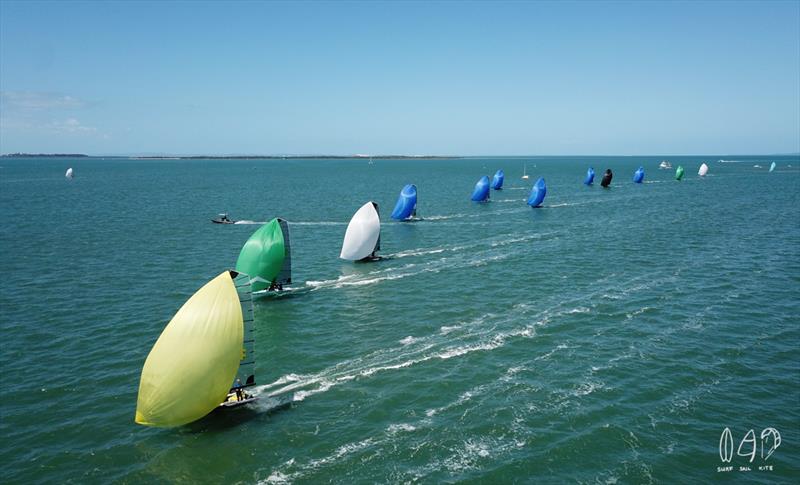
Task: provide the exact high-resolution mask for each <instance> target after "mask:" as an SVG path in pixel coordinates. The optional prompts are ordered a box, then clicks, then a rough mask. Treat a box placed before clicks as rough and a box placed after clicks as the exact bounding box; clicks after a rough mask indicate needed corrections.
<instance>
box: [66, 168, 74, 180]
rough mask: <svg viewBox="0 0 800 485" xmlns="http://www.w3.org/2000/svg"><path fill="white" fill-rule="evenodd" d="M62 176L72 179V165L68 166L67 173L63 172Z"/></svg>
mask: <svg viewBox="0 0 800 485" xmlns="http://www.w3.org/2000/svg"><path fill="white" fill-rule="evenodd" d="M64 177H66V178H68V179H70V180H72V177H73V175H72V167H69V168H68V169H67V173H65V174H64Z"/></svg>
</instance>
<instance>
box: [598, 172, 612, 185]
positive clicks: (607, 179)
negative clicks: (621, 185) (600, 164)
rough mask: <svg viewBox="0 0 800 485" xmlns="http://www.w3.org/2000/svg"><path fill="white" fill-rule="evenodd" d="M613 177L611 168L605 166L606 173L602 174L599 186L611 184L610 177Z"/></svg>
mask: <svg viewBox="0 0 800 485" xmlns="http://www.w3.org/2000/svg"><path fill="white" fill-rule="evenodd" d="M613 178H614V174H613V173H611V169H610V168H607V169H606V173H605V174H603V180H601V181H600V186H601V187H606V188H608V186H609V185H611V179H613Z"/></svg>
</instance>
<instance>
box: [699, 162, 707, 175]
mask: <svg viewBox="0 0 800 485" xmlns="http://www.w3.org/2000/svg"><path fill="white" fill-rule="evenodd" d="M707 173H708V165H706V164H705V163H704V164H702V165H700V170H698V171H697V175H699V176H701V177H705V176H706V174H707Z"/></svg>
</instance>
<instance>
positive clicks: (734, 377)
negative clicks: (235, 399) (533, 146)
mask: <svg viewBox="0 0 800 485" xmlns="http://www.w3.org/2000/svg"><path fill="white" fill-rule="evenodd" d="M720 158H726V161H727V162H728V163H721V162H719V161H718V160H719V159H720ZM660 160H661V157H618V158H604V157H585V158H541V157H540V158H528V159H521V158H469V159H460V160H375V161H374V163H372V164H369V163H368V161H367V160H361V159H358V160H315V159H309V160H227V161H224V160H194V161H181V160H159V161H142V160H128V159H110V160H101V159H77V160H75V159H73V160H61V159H27V160H18V159H1V160H0V207H2V212H3V214H4V216H5V220H4V223H3V224H2V225H0V250H1V252H2V255H3V258H2V265H1V266H0V267H2V274H3V278H2V283H0V285H2V286H0V290H1V291H0V297H1V298H2V300H0V304H1V310H0V329H1V330H2V354H1V357H0V370H1V371H2V374H1V375H2V383H3V385H2V387H0V436H2V445H1V446H0V470H1V471H2V481H3V482H4V483H65V482H71V483H109V482H119V483H173V482H174V483H195V482H200V483H286V482H288V483H324V482H335V483H373V482H390V483H397V482H417V481H418V482H421V483H438V482H456V481H472V482H481V483H508V482H516V483H540V482H544V483H562V482H575V483H705V482H709V481H730V480H735V481H742V482H748V483H797V481H798V478H799V477H800V354H798V348H800V325H798V324H799V323H800V318H799V317H798V315H799V314H800V159H798V157H706V158H697V157H683V158H681V157H673V158H671V159H670V161H671V162H672V164H673V166H674V167H677V166H678V165H679V164H681V165H683V166H684V167H685V168H686V173H687V174H686V177H685V178H684V180H683V181H681V182H676V181H675V180H673V171H665V170H659V169H658V168H657V167H658V163H659V161H660ZM773 161H775V162H777V168H776V170H775V171H774V172H773V173H768V171H767V168H768V167H769V164H770V163H771V162H773ZM701 162H706V163H708V165H709V166H710V171H709V175H708V176H707V177H705V178H703V179H701V178H699V177H698V176H697V169H698V167H699V165H700V163H701ZM525 164H527V172H528V173H529V174H530V176H531V178H530V179H529V180H527V181H523V180H521V179H520V176H521V174H522V172H523V168H524V166H525ZM590 165H591V166H594V168H595V170H596V171H597V173H598V179H597V182H599V177H600V176H601V174H602V172H603V171H604V170H605V169H606V168H608V167H610V168H612V170H613V171H614V174H615V177H614V181H613V184H612V187H611V188H610V189H608V190H604V189H602V188H600V187H599V186H597V185H595V186H594V187H586V186H584V185H582V181H583V178H584V175H585V173H586V169H587V168H588V167H589V166H590ZM639 165H643V166H644V167H645V170H646V176H645V183H644V184H641V185H639V184H634V183H632V176H633V172H634V170H635V169H636V168H637V167H638V166H639ZM754 165H760V166H761V168H759V167H754ZM70 166H72V167H73V168H74V170H75V179H74V180H72V181H67V180H65V178H64V172H65V170H66V169H67V167H70ZM499 168H502V169H504V170H505V173H506V184H505V187H504V190H502V191H496V192H495V191H493V193H492V199H491V202H490V203H487V204H475V203H472V202H470V200H469V196H470V194H471V192H472V188H473V186H474V184H475V182H476V181H477V180H478V178H479V177H480V176H482V175H488V176H490V177H491V175H492V174H493V173H494V172H495V170H497V169H499ZM539 176H544V177H545V178H546V180H547V184H548V194H547V198H546V199H545V201H544V207H543V208H541V209H537V210H532V209H531V208H529V207H528V206H526V205H525V199H526V197H527V195H528V191H529V189H530V186H531V185H532V183H533V182H534V181H535V180H536V179H537V178H538V177H539ZM406 183H415V184H416V185H417V187H418V190H419V206H418V208H419V215H420V216H421V217H422V218H423V220H422V221H419V222H415V223H395V222H392V221H390V220H389V217H388V216H389V214H390V212H391V209H392V208H393V206H394V203H395V201H396V198H397V196H398V194H399V192H400V189H401V188H402V187H403V185H404V184H406ZM368 200H374V201H375V202H377V203H378V204H379V205H380V210H381V215H382V218H383V224H382V237H381V244H382V251H381V253H382V254H383V255H384V256H387V258H386V259H385V260H383V261H379V262H374V263H368V264H352V263H349V262H344V261H341V260H339V259H338V255H339V250H340V248H341V242H342V238H343V236H344V232H345V228H346V225H347V222H348V221H349V219H350V216H351V215H352V214H353V213H354V212H355V210H356V209H358V208H359V207H360V206H361V205H362V204H364V203H365V202H367V201H368ZM222 211H227V212H229V213H230V215H231V217H232V218H234V219H239V220H248V221H252V222H253V223H257V222H263V221H267V220H269V219H271V218H272V217H275V216H280V217H283V218H285V219H287V220H288V221H289V222H290V225H289V227H290V231H291V238H292V247H293V254H292V260H293V273H294V274H293V276H294V281H295V285H294V288H293V289H292V290H291V291H288V292H285V293H284V294H283V295H281V296H277V297H276V296H269V297H264V298H260V299H258V300H256V303H255V315H256V338H257V341H256V352H257V356H258V363H257V367H256V369H257V378H258V380H259V383H260V385H259V386H258V387H257V388H256V389H255V391H256V393H257V394H259V395H260V397H261V399H260V401H259V404H258V405H256V406H252V407H250V408H245V409H237V410H233V411H229V412H225V413H213V414H212V415H209V416H207V417H206V418H204V419H203V420H201V421H199V422H196V423H194V424H191V425H189V426H185V427H181V428H176V429H152V428H145V427H142V426H138V425H136V424H134V422H133V418H134V410H135V407H136V396H137V389H138V384H139V374H140V371H141V367H142V365H143V363H144V360H145V357H146V356H147V353H148V352H149V350H150V348H151V346H152V345H153V343H154V342H155V340H156V339H157V338H158V336H159V334H160V332H161V330H162V329H163V328H164V326H165V325H166V323H167V322H168V321H169V319H170V318H171V317H172V315H173V314H174V313H175V312H176V311H177V310H178V308H179V307H180V306H181V305H182V304H183V303H184V302H185V301H186V299H187V298H189V296H191V295H192V293H193V292H194V291H196V290H197V289H198V288H200V287H201V286H202V285H203V284H205V283H206V282H207V281H208V280H210V279H211V278H213V277H214V276H216V275H217V274H219V273H220V272H221V271H222V270H224V269H226V268H229V267H232V266H233V264H234V263H235V261H236V257H237V255H238V252H239V249H240V248H241V246H242V244H243V243H244V242H245V240H246V239H247V238H248V237H249V235H250V234H251V233H252V232H253V231H255V229H256V228H257V227H258V225H256V224H247V223H246V224H237V225H229V226H219V225H215V224H212V223H211V222H210V221H209V219H211V218H212V217H214V216H215V215H216V214H217V213H218V212H222ZM725 428H728V429H729V430H730V433H731V434H730V440H731V443H732V444H730V446H727V443H728V441H727V438H726V439H723V440H722V442H723V444H726V446H723V452H722V454H721V452H720V448H721V447H720V442H721V437H723V436H722V433H723V430H724V429H725ZM770 428H772V429H773V430H775V431H777V432H778V433H780V444H779V446H778V447H777V448H775V449H774V450H772V453H771V454H770V451H771V449H772V448H774V445H775V444H776V443H777V440H776V434H775V433H774V432H772V431H770V430H769V429H770ZM750 430H753V433H752V434H751V435H750V437H751V438H752V439H750V437H748V432H749V431H750ZM764 430H767V431H764ZM740 445H741V446H740ZM731 448H732V450H731ZM754 448H755V450H754ZM727 450H731V451H727ZM753 450H754V451H753ZM751 451H752V452H753V453H752V454H751ZM728 453H732V455H728ZM723 458H725V460H723ZM727 458H730V461H727ZM751 459H752V461H751ZM727 467H731V470H730V471H727ZM742 468H745V470H743V469H742ZM747 470H749V471H747Z"/></svg>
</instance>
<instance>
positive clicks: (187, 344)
mask: <svg viewBox="0 0 800 485" xmlns="http://www.w3.org/2000/svg"><path fill="white" fill-rule="evenodd" d="M775 166H776V164H775V163H774V162H773V163H772V165H771V166H770V169H769V170H770V172H771V171H773V170H774V169H775ZM523 173H524V175H523V178H527V177H528V175H527V166H526V168H525V170H524V172H523ZM707 173H708V165H707V164H705V163H703V164H702V165H701V166H700V169H699V170H698V175H699V176H700V177H704V176H705V175H706V174H707ZM65 176H66V177H67V178H68V179H69V178H72V176H73V171H72V168H69V169H68V170H67V172H66V174H65ZM683 176H684V169H683V167H682V166H678V168H677V170H676V172H675V179H676V180H681V179H682V178H683ZM594 177H595V172H594V168H592V167H589V169H588V171H587V172H586V178H585V179H584V182H583V183H584V184H586V185H591V184H592V183H593V181H594ZM612 177H613V174H612V172H611V169H607V170H606V172H605V174H604V175H603V179H602V182H601V185H602V186H603V187H608V186H609V185H610V183H611V180H612ZM503 179H504V173H503V170H498V171H497V172H496V173H495V175H494V177H493V179H492V181H491V183H490V182H489V177H487V176H483V177H481V178H480V180H478V182H477V183H476V184H475V188H474V190H473V193H472V197H471V199H472V200H473V201H479V202H483V201H488V200H489V192H490V187H491V188H493V189H495V190H501V188H502V186H503ZM643 179H644V167H639V168H638V169H637V170H636V172H635V174H634V179H633V181H634V182H635V183H641V182H642V180H643ZM546 194H547V186H546V184H545V180H544V177H540V178H539V179H538V180H537V181H536V183H534V184H533V186H532V188H531V191H530V194H529V196H528V199H527V204H528V205H529V206H531V207H533V208H536V207H541V206H542V203H543V201H544V199H545V196H546ZM416 209H417V187H416V185H414V184H407V185H405V186H404V187H403V189H402V190H401V192H400V196H399V197H398V200H397V203H396V205H395V208H394V210H393V211H392V215H391V217H392V219H395V220H399V221H406V220H409V219H412V218H413V217H414V216H415V215H416ZM380 239H381V221H380V212H379V209H378V204H377V203H375V202H373V201H369V202H366V203H365V204H364V205H362V206H361V207H360V208H359V209H358V210H357V211H356V212H355V214H353V216H352V218H351V219H350V222H349V223H348V225H347V230H346V231H345V235H344V240H343V242H342V249H341V253H340V255H339V257H340V258H341V259H345V260H348V261H372V260H376V259H380V257H379V256H378V255H377V252H378V251H379V250H380ZM291 283H292V267H291V244H290V239H289V225H288V223H287V221H286V220H284V219H281V218H274V219H272V220H271V221H269V222H267V223H266V224H264V225H262V226H261V227H259V228H258V229H257V230H256V231H255V232H254V233H253V234H252V235H251V236H250V237H249V238H248V239H247V241H246V242H245V244H244V246H243V247H242V249H241V251H240V253H239V257H238V259H237V261H236V265H235V270H229V271H224V272H222V273H220V274H219V275H218V276H217V277H215V278H214V279H212V280H211V281H209V282H208V283H206V284H205V285H204V286H203V287H201V288H200V289H199V290H197V291H196V292H195V293H194V294H193V295H192V296H191V297H190V298H189V299H188V300H187V301H186V302H185V303H184V304H183V306H181V308H180V309H179V310H178V311H177V313H175V315H174V316H173V317H172V319H171V320H170V321H169V323H168V324H167V325H166V326H165V327H164V329H163V331H162V332H161V335H160V336H159V337H158V339H157V340H156V342H155V344H154V345H153V347H152V349H151V350H150V353H149V354H148V356H147V359H146V360H145V362H144V365H143V367H142V372H141V376H140V382H139V392H138V397H137V403H136V413H135V421H136V422H137V423H139V424H142V425H146V426H160V427H170V426H180V425H183V424H187V423H191V422H193V421H196V420H198V419H201V418H202V417H204V416H206V415H207V414H209V413H210V412H211V411H213V410H214V409H216V408H230V407H237V406H241V405H245V404H247V403H250V402H253V401H255V400H256V399H257V396H254V395H252V394H250V393H249V392H248V388H250V387H252V386H254V385H255V384H256V381H255V339H254V335H255V333H254V329H253V323H254V320H253V306H252V294H253V292H265V291H275V290H278V291H280V290H283V289H284V287H285V286H286V285H289V284H291Z"/></svg>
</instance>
